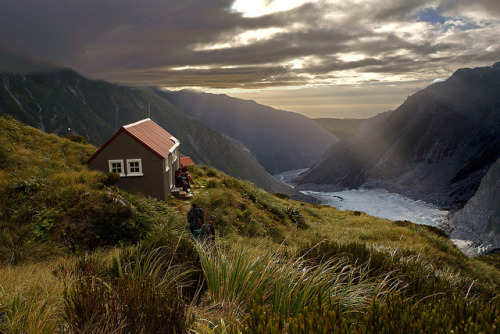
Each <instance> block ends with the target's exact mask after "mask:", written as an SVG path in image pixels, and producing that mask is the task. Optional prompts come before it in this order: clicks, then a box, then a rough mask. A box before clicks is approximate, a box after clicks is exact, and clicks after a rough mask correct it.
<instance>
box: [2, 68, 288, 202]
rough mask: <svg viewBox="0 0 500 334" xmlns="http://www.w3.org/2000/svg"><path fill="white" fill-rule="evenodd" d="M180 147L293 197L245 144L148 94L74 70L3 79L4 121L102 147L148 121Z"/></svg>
mask: <svg viewBox="0 0 500 334" xmlns="http://www.w3.org/2000/svg"><path fill="white" fill-rule="evenodd" d="M149 105H150V110H151V118H152V119H153V120H154V121H155V122H157V123H158V124H159V125H160V126H162V127H163V128H165V129H166V130H167V131H168V132H170V133H171V134H173V135H174V136H176V137H177V138H178V139H180V141H181V152H182V153H183V154H185V155H189V156H191V158H193V160H194V161H195V162H196V163H199V164H206V165H209V166H214V167H216V168H218V169H220V170H222V171H224V172H226V173H228V174H230V175H232V176H235V177H239V178H242V179H248V180H250V181H252V182H254V183H255V184H256V185H258V186H259V187H262V188H263V189H266V190H267V191H270V192H285V193H291V191H292V190H291V189H290V188H289V187H288V186H285V185H283V184H281V183H279V182H277V181H276V180H274V179H273V178H272V176H271V175H270V174H268V173H267V172H266V170H265V169H264V168H263V167H262V166H261V165H260V164H259V163H258V161H257V160H256V159H255V157H254V156H253V155H252V154H251V153H250V152H249V151H248V150H247V149H246V148H245V147H243V146H242V145H241V144H239V143H237V142H235V141H234V140H231V139H229V138H227V137H225V136H223V135H221V134H220V133H218V132H216V131H214V130H212V129H211V128H209V127H208V126H206V125H204V124H203V123H202V122H199V121H197V120H195V119H193V118H191V117H188V116H186V114H184V113H183V112H181V111H179V110H178V109H177V108H176V107H174V106H173V105H172V104H171V103H169V102H168V101H167V100H165V99H163V98H161V97H159V96H158V95H157V94H155V93H154V92H153V91H152V90H151V89H149V88H135V87H127V86H121V85H116V84H111V83H107V82H104V81H96V80H88V79H86V78H84V77H82V76H80V75H79V74H78V73H76V72H73V71H71V70H61V71H54V72H50V73H43V74H30V75H21V74H7V73H3V74H0V115H2V114H8V115H12V116H14V117H15V118H17V119H19V120H21V121H22V122H23V123H25V124H28V125H31V126H34V127H37V128H39V129H41V130H43V131H45V132H48V133H56V134H58V135H69V134H78V135H82V136H83V137H85V138H86V139H87V140H88V141H89V142H90V143H92V144H94V145H96V146H100V145H101V144H103V143H104V142H105V141H106V140H107V139H108V138H109V137H110V136H111V135H112V134H113V133H114V132H115V131H116V130H117V129H118V128H119V127H121V126H122V125H124V124H128V123H132V122H135V121H137V120H140V119H143V118H146V117H148V107H149Z"/></svg>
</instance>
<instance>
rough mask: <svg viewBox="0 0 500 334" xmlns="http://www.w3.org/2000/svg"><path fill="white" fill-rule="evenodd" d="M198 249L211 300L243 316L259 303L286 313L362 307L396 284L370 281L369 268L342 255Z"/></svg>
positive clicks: (230, 312)
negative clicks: (310, 257)
mask: <svg viewBox="0 0 500 334" xmlns="http://www.w3.org/2000/svg"><path fill="white" fill-rule="evenodd" d="M197 250H198V253H199V256H200V260H201V265H202V269H203V272H204V275H205V280H206V283H207V286H208V291H209V293H210V299H211V301H212V302H213V303H216V304H218V305H220V306H221V307H222V308H224V309H227V311H228V314H241V313H242V312H244V311H245V309H246V308H247V307H248V304H249V303H251V302H257V301H258V302H259V303H260V304H262V305H267V306H268V307H269V308H270V309H272V310H273V312H278V313H279V314H282V315H284V316H290V315H296V314H298V313H300V311H301V310H302V309H303V308H304V307H308V306H312V305H317V304H318V303H319V304H325V305H326V304H327V303H328V304H329V305H332V306H334V305H335V306H337V307H340V308H341V309H342V310H343V311H344V312H352V311H359V310H362V309H364V308H366V307H367V306H368V304H369V302H370V301H371V300H372V299H373V298H379V297H380V296H381V295H382V294H383V293H386V292H387V291H390V290H391V289H393V288H394V286H393V285H391V284H389V282H388V281H387V280H385V279H384V278H380V279H378V280H371V279H368V278H367V276H366V268H364V267H361V266H351V265H348V264H347V262H346V261H345V260H343V259H341V258H338V259H333V258H332V259H329V260H327V261H325V262H322V263H320V264H313V263H311V262H310V261H307V260H306V259H304V258H302V257H299V258H289V257H286V256H284V255H283V254H273V253H269V252H264V253H263V252H256V251H253V252H252V251H249V250H246V249H232V250H226V249H221V248H217V249H216V251H213V250H211V249H207V248H205V247H203V245H198V246H197Z"/></svg>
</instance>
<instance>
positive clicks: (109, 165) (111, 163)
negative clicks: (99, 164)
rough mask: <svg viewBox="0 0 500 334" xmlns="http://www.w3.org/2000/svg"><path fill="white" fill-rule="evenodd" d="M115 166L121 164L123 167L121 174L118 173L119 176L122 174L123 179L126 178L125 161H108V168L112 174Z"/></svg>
mask: <svg viewBox="0 0 500 334" xmlns="http://www.w3.org/2000/svg"><path fill="white" fill-rule="evenodd" d="M113 164H120V165H121V173H118V174H120V176H121V177H124V176H126V175H125V165H124V163H123V159H114V160H108V167H109V172H110V173H113ZM115 173H116V172H115Z"/></svg>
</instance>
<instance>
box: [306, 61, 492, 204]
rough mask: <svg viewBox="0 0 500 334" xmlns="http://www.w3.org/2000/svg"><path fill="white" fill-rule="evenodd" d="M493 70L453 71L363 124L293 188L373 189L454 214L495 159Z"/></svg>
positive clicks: (470, 195) (469, 196) (472, 192)
mask: <svg viewBox="0 0 500 334" xmlns="http://www.w3.org/2000/svg"><path fill="white" fill-rule="evenodd" d="M499 88H500V64H499V63H496V64H495V65H493V66H490V67H481V68H475V69H460V70H458V71H456V72H455V73H454V74H453V75H452V76H450V77H449V78H448V79H447V80H446V81H444V82H438V83H435V84H433V85H430V86H428V87H427V88H424V89H422V90H421V91H419V92H417V93H415V94H413V95H412V96H410V97H408V98H407V99H406V101H405V102H404V103H403V104H401V106H399V107H398V108H397V109H396V110H394V111H390V112H386V113H383V114H379V115H377V116H375V117H373V118H371V119H368V120H367V121H366V122H365V124H363V126H362V127H361V129H360V131H359V133H358V134H357V136H356V137H355V138H354V139H350V140H344V141H341V142H339V143H337V144H334V145H333V146H332V147H331V148H330V149H329V151H328V152H327V153H325V156H324V157H323V159H322V160H321V161H320V162H318V163H317V164H316V165H315V166H313V167H312V168H311V170H310V171H309V172H308V173H307V174H306V175H303V176H301V177H300V178H299V179H298V180H297V181H298V183H299V185H301V187H303V188H305V187H308V186H309V185H310V184H313V185H321V184H322V185H328V186H330V187H337V189H346V188H358V187H381V188H385V189H388V190H390V191H393V192H397V193H402V194H404V195H407V196H409V197H413V198H417V199H423V200H425V201H428V202H432V203H435V204H437V205H439V206H440V207H441V208H446V209H452V210H457V209H459V208H461V207H463V205H464V204H465V203H466V202H467V201H468V200H469V199H470V198H471V197H472V196H473V195H474V193H475V192H476V190H477V189H478V187H479V183H480V181H481V179H482V178H483V176H484V175H485V174H486V171H487V170H488V169H489V167H490V166H491V165H492V164H493V163H494V162H495V161H496V159H497V158H498V157H499V156H500V96H498V93H497V92H498V89H499Z"/></svg>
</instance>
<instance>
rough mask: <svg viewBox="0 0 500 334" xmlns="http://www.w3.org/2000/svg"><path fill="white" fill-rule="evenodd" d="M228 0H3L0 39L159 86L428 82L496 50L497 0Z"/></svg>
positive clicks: (10, 47) (38, 54)
mask: <svg viewBox="0 0 500 334" xmlns="http://www.w3.org/2000/svg"><path fill="white" fill-rule="evenodd" d="M239 3H240V4H239V6H240V7H239V8H244V6H243V5H244V4H246V3H252V4H254V6H255V4H256V2H251V1H250V0H248V2H245V1H241V0H239ZM237 8H238V6H235V4H234V3H233V1H230V0H214V1H206V0H188V1H182V2H176V1H156V0H142V1H137V0H122V1H112V0H103V1H97V0H72V1H60V0H44V1H39V0H17V1H3V2H1V3H0V43H1V44H0V45H1V46H2V48H3V49H4V50H5V52H7V53H9V54H15V55H19V56H20V57H24V58H26V59H30V60H33V61H36V62H41V63H50V64H55V65H58V66H68V67H72V68H74V69H75V70H77V71H79V72H81V73H83V74H84V75H87V76H90V77H96V78H102V79H107V80H111V81H118V82H124V83H132V84H138V85H161V86H168V87H186V86H196V87H212V88H229V87H242V88H263V87H279V86H282V87H290V86H314V85H343V84H353V85H354V84H363V83H374V82H380V83H384V82H385V83H387V82H394V81H399V82H411V81H415V80H421V81H426V82H431V81H432V80H433V79H434V78H436V77H444V76H448V75H450V74H451V72H452V71H453V70H455V69H457V68H459V67H464V66H480V65H486V64H488V65H489V64H491V63H493V62H495V61H497V60H499V59H500V50H499V48H498V47H497V46H498V36H499V34H500V5H499V4H498V1H488V0H480V1H475V2H474V3H472V2H470V1H465V0H463V1H460V0H453V1H452V0H434V1H432V2H429V1H424V0H385V1H376V2H374V1H371V0H356V1H342V0H319V1H312V0H311V1H302V0H300V1H294V2H293V3H292V2H288V4H287V2H286V1H285V2H283V1H282V0H280V1H271V0H267V1H262V8H261V10H259V9H258V8H257V10H255V11H254V12H253V14H252V15H250V14H249V13H250V12H245V11H243V10H241V11H238V10H237ZM248 8H250V7H248ZM0 61H1V57H0ZM11 67H12V66H11ZM2 68H7V66H3V67H2ZM12 68H13V67H12ZM13 69H14V68H13Z"/></svg>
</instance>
